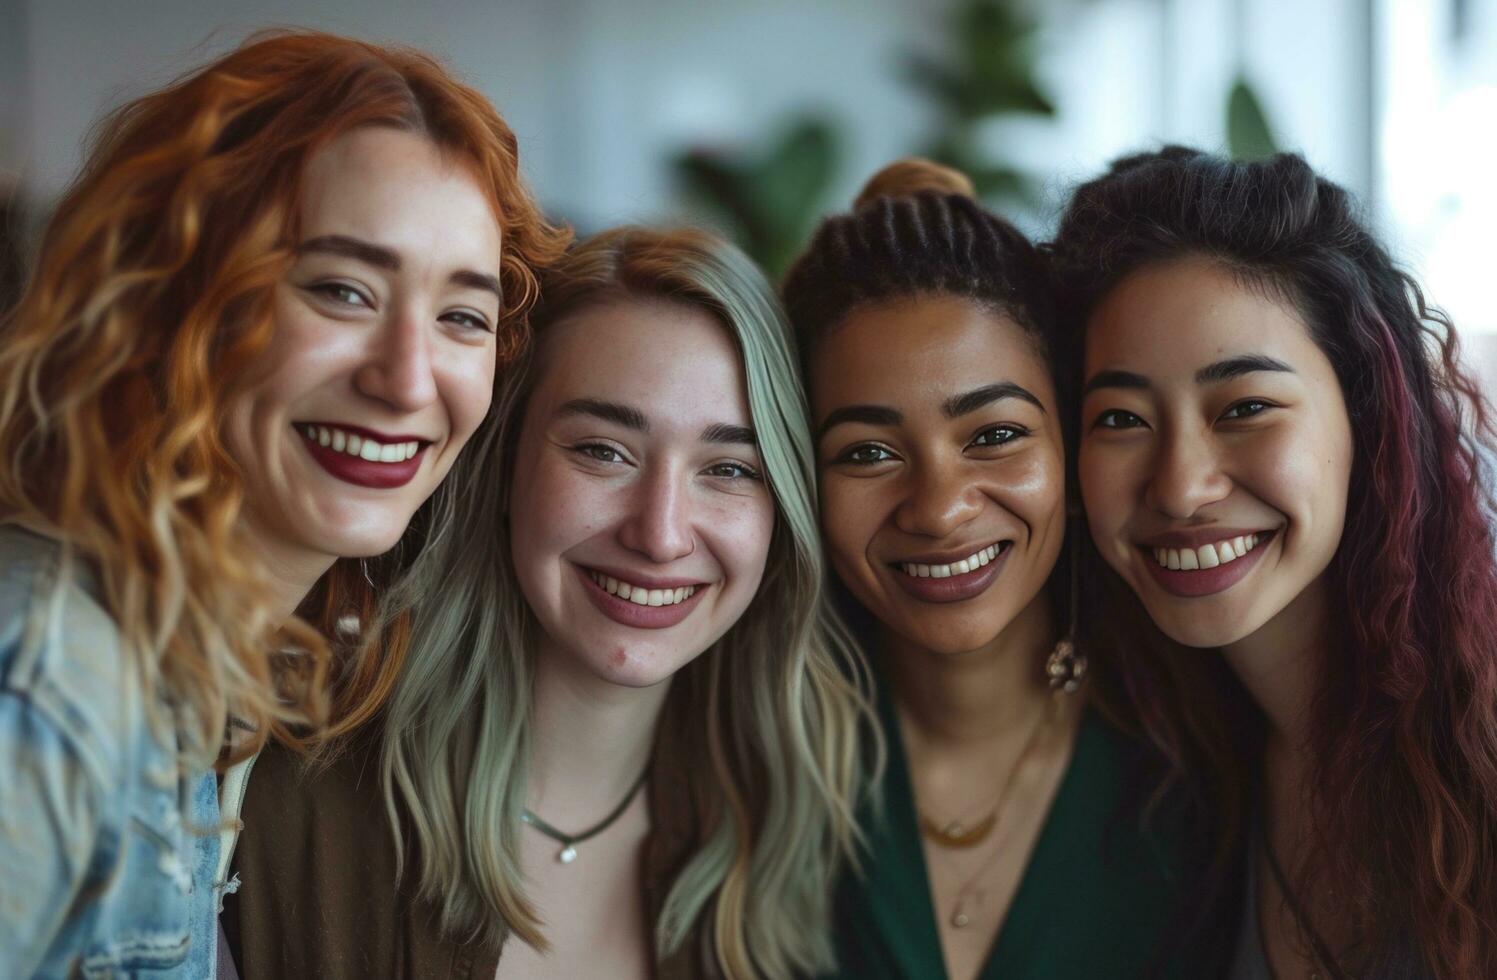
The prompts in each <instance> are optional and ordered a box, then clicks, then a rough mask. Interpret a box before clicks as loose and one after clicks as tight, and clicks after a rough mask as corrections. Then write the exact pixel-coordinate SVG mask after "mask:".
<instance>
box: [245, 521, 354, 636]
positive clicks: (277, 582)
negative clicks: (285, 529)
mask: <svg viewBox="0 0 1497 980" xmlns="http://www.w3.org/2000/svg"><path fill="white" fill-rule="evenodd" d="M247 538H248V540H249V541H250V542H251V546H252V547H253V548H254V550H255V553H256V555H257V556H258V557H259V559H260V565H261V568H262V569H263V570H264V572H265V584H266V587H267V590H268V592H269V594H270V598H271V603H272V605H271V609H272V611H273V613H274V615H275V617H276V622H278V623H284V622H285V621H286V620H288V619H290V618H291V617H292V616H294V615H295V614H296V608H297V607H298V606H300V605H301V603H302V600H303V599H305V598H306V597H307V593H308V592H311V591H312V586H314V585H316V584H317V580H318V579H320V578H322V576H323V575H325V574H327V570H328V569H329V568H332V567H333V562H334V560H335V558H334V556H332V555H324V554H320V553H318V552H313V551H307V550H305V549H301V548H295V549H293V548H285V547H278V546H277V545H275V544H272V543H271V542H269V541H267V540H266V539H265V538H263V537H262V536H259V535H256V534H254V533H253V532H250V533H249V534H248V535H247Z"/></svg>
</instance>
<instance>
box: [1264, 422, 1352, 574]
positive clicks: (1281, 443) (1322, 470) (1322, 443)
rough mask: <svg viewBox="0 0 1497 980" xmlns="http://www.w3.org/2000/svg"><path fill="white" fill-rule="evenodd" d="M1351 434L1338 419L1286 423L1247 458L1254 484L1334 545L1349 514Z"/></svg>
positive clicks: (1305, 529) (1312, 532)
mask: <svg viewBox="0 0 1497 980" xmlns="http://www.w3.org/2000/svg"><path fill="white" fill-rule="evenodd" d="M1351 458H1352V448H1351V434H1350V431H1349V429H1347V428H1346V427H1345V426H1341V427H1339V431H1338V427H1337V426H1336V425H1335V424H1334V422H1331V421H1327V422H1323V423H1317V422H1315V421H1313V420H1306V422H1305V423H1304V424H1301V425H1297V426H1294V427H1288V426H1286V427H1284V428H1283V429H1282V430H1280V431H1276V432H1275V433H1274V434H1273V437H1272V438H1266V439H1264V440H1262V441H1261V442H1260V443H1259V444H1258V445H1255V446H1254V447H1253V449H1252V451H1251V453H1250V455H1249V456H1248V457H1247V458H1246V459H1245V461H1244V462H1245V463H1246V464H1247V465H1248V466H1249V467H1250V470H1249V472H1251V474H1252V479H1253V481H1254V486H1253V489H1254V491H1255V493H1257V495H1258V496H1260V497H1262V498H1263V499H1264V501H1265V502H1266V503H1268V504H1269V505H1270V506H1272V507H1273V508H1274V509H1276V510H1278V511H1280V512H1281V513H1283V514H1285V515H1286V516H1288V517H1289V518H1290V519H1291V520H1292V521H1295V522H1297V523H1298V524H1299V530H1300V532H1301V533H1302V534H1308V535H1310V536H1311V537H1313V538H1314V539H1316V540H1317V541H1320V539H1322V538H1324V539H1327V540H1325V541H1320V544H1321V545H1322V548H1318V549H1317V550H1324V547H1325V546H1329V547H1331V548H1333V547H1334V544H1335V543H1336V542H1339V540H1340V537H1341V528H1342V524H1343V522H1344V520H1345V517H1346V497H1347V490H1348V484H1349V481H1350V479H1351Z"/></svg>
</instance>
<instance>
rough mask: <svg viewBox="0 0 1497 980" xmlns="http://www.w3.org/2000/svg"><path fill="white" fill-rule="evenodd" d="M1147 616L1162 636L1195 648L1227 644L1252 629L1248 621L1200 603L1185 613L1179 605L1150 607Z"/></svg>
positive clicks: (1240, 637)
mask: <svg viewBox="0 0 1497 980" xmlns="http://www.w3.org/2000/svg"><path fill="white" fill-rule="evenodd" d="M1185 601H1190V602H1199V601H1200V600H1185ZM1149 616H1150V618H1152V619H1153V620H1154V624H1155V625H1156V626H1158V627H1159V629H1160V631H1161V632H1163V633H1164V635H1165V636H1167V637H1169V638H1170V639H1172V640H1174V641H1175V642H1176V643H1179V644H1181V645H1182V646H1187V647H1192V648H1195V649H1198V650H1206V649H1215V648H1218V647H1226V646H1231V645H1232V644H1234V643H1236V642H1237V641H1239V640H1241V639H1243V638H1245V637H1247V636H1250V635H1252V633H1253V629H1252V628H1251V627H1250V626H1249V625H1248V624H1245V623H1242V622H1239V621H1238V620H1237V619H1236V618H1235V617H1231V616H1222V615H1220V614H1219V613H1218V611H1217V610H1212V609H1209V608H1207V607H1204V606H1203V607H1201V608H1200V609H1198V610H1192V611H1190V612H1188V613H1187V612H1184V611H1182V610H1179V609H1163V610H1156V609H1150V610H1149Z"/></svg>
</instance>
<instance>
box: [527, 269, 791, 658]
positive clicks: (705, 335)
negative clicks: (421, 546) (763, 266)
mask: <svg viewBox="0 0 1497 980" xmlns="http://www.w3.org/2000/svg"><path fill="white" fill-rule="evenodd" d="M540 345H541V347H540V350H539V352H538V354H537V363H536V368H535V369H536V372H537V378H536V383H535V388H534V391H533V392H532V393H531V396H530V399H529V401H528V403H527V405H526V409H525V416H524V420H523V423H522V426H521V430H520V434H519V440H518V446H517V452H516V455H515V459H516V461H517V462H516V466H515V472H514V476H513V483H512V485H511V493H510V502H509V512H508V516H509V527H510V538H511V555H512V557H513V559H514V563H515V572H516V575H517V577H518V579H519V582H520V588H521V591H523V592H524V594H525V599H526V601H527V602H528V603H529V605H530V608H531V610H532V612H534V614H535V617H536V619H537V621H538V622H539V624H540V628H541V632H542V634H543V636H542V643H541V652H540V655H541V656H542V657H548V656H553V657H561V658H565V662H566V663H567V664H569V665H574V666H581V667H582V669H583V670H584V671H586V672H587V673H589V674H591V675H592V676H595V677H598V678H601V679H603V680H606V681H608V682H610V683H614V684H620V685H624V686H628V687H645V686H649V685H653V684H657V683H659V682H660V681H663V680H666V679H668V678H669V677H670V676H671V675H673V674H674V673H675V672H676V671H677V670H679V669H681V667H683V666H685V665H686V664H687V663H688V662H690V661H691V660H692V659H693V658H695V657H696V656H698V655H699V654H701V653H703V652H704V651H706V650H707V648H708V647H710V646H711V645H712V644H713V643H714V642H716V641H717V640H718V639H719V638H720V637H721V636H722V635H723V634H724V633H726V632H727V631H728V629H729V628H730V627H731V626H732V625H733V624H734V623H735V622H736V621H737V620H738V617H739V616H741V615H742V614H743V612H744V610H745V609H747V608H748V605H749V603H750V602H751V601H752V600H753V598H754V595H755V594H756V593H757V592H758V589H759V581H760V579H761V578H762V577H763V575H764V565H765V561H766V559H767V557H768V555H769V543H770V538H771V535H772V532H773V529H774V521H775V507H774V501H773V498H772V497H771V495H770V491H769V488H768V486H767V485H766V484H765V482H764V480H763V478H762V476H761V474H762V472H763V470H762V467H761V465H760V462H759V455H758V451H757V449H756V443H755V436H754V430H753V422H752V420H751V418H750V416H749V409H748V398H747V394H746V388H745V382H744V374H743V367H742V364H741V362H740V358H739V354H738V349H737V347H736V346H735V345H734V343H733V340H732V338H731V337H730V336H729V334H728V332H727V330H726V329H725V328H724V327H723V326H722V325H721V324H719V323H717V322H716V321H715V320H714V319H713V318H712V317H711V316H709V315H708V314H707V313H705V312H703V311H702V310H699V309H696V308H693V307H690V306H686V305H684V304H680V303H674V302H670V301H666V300H658V299H645V298H631V299H623V300H619V301H616V302H612V303H608V304H605V305H599V306H593V307H590V308H586V309H584V310H582V311H580V312H578V313H576V314H574V315H573V316H571V317H568V318H567V319H565V320H563V321H561V322H559V323H556V324H554V325H552V326H551V327H549V328H548V330H547V331H546V334H545V336H544V338H543V339H542V340H541V341H540Z"/></svg>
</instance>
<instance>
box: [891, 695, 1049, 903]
mask: <svg viewBox="0 0 1497 980" xmlns="http://www.w3.org/2000/svg"><path fill="white" fill-rule="evenodd" d="M1058 707H1059V699H1058V698H1057V697H1056V696H1055V695H1053V694H1052V695H1051V696H1050V697H1049V698H1048V699H1047V701H1046V704H1045V707H1044V708H1043V709H1042V710H1041V711H1040V716H1039V718H1038V719H1037V720H1036V721H1035V724H1034V727H1033V728H1032V729H1031V730H1030V732H1029V737H1028V738H1026V739H1025V741H1024V747H1023V748H1022V749H1020V750H1019V755H1018V758H1016V759H1015V760H1014V764H1013V766H1012V767H1010V769H1009V770H1008V774H1007V775H1006V776H1005V777H1004V779H1003V785H1002V787H1001V789H1000V791H999V794H998V803H997V805H996V806H995V807H994V808H993V812H992V813H991V814H990V815H989V816H988V817H986V818H984V819H983V820H982V821H981V822H980V823H978V824H977V826H976V827H974V828H973V829H972V830H971V831H967V832H966V834H965V836H964V837H962V838H959V839H961V840H965V839H966V838H970V837H973V836H976V840H974V841H972V842H971V843H957V844H954V845H946V842H947V841H948V840H951V839H952V836H951V835H950V834H948V833H946V832H945V831H944V830H942V829H941V828H937V827H936V825H935V824H934V822H933V821H929V820H927V819H926V818H925V817H924V816H923V815H922V816H921V819H920V829H921V831H922V833H924V834H925V836H926V837H927V838H928V839H930V840H931V841H932V842H933V843H935V844H938V845H946V846H954V847H958V848H960V847H972V846H974V845H975V844H976V843H978V842H979V841H981V840H982V839H983V838H985V837H987V836H988V834H990V833H991V832H992V830H993V828H994V827H996V826H997V825H998V823H999V818H1000V817H1001V816H1002V815H1003V809H1004V805H1005V804H1006V803H1007V802H1008V794H1009V790H1011V789H1012V788H1013V784H1014V779H1015V778H1016V777H1017V776H1018V774H1019V770H1020V769H1022V768H1024V762H1025V760H1026V759H1028V758H1029V756H1030V753H1031V752H1033V750H1034V747H1035V745H1036V744H1038V742H1039V736H1040V733H1041V732H1043V731H1045V730H1046V729H1048V728H1049V727H1050V725H1049V722H1050V721H1051V719H1053V718H1054V717H1055V714H1056V709H1057V708H1058ZM932 828H934V829H935V833H934V834H933V833H932V832H931V829H932ZM979 834H980V836H977V835H979ZM1003 851H1004V849H1003V848H1002V847H998V848H995V849H994V850H993V853H992V854H990V855H988V857H986V858H985V859H983V860H982V862H981V863H980V864H979V865H978V866H977V869H976V870H975V871H974V872H973V873H972V875H971V876H970V877H969V878H968V879H967V880H966V881H965V882H964V883H963V884H962V887H961V888H960V889H959V890H958V891H957V893H956V901H955V902H954V903H953V904H952V909H951V918H949V919H948V920H947V921H948V922H950V923H951V926H952V928H954V929H964V928H966V927H967V926H969V925H971V924H972V916H973V913H972V911H971V904H972V903H973V902H974V901H976V900H980V899H981V898H982V897H983V894H984V893H983V891H982V890H981V889H979V888H978V887H977V883H978V881H979V879H981V878H982V876H983V875H984V874H986V873H987V871H988V869H989V868H991V867H992V865H993V862H994V861H996V860H997V859H998V856H999V855H1000V854H1002V853H1003Z"/></svg>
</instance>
